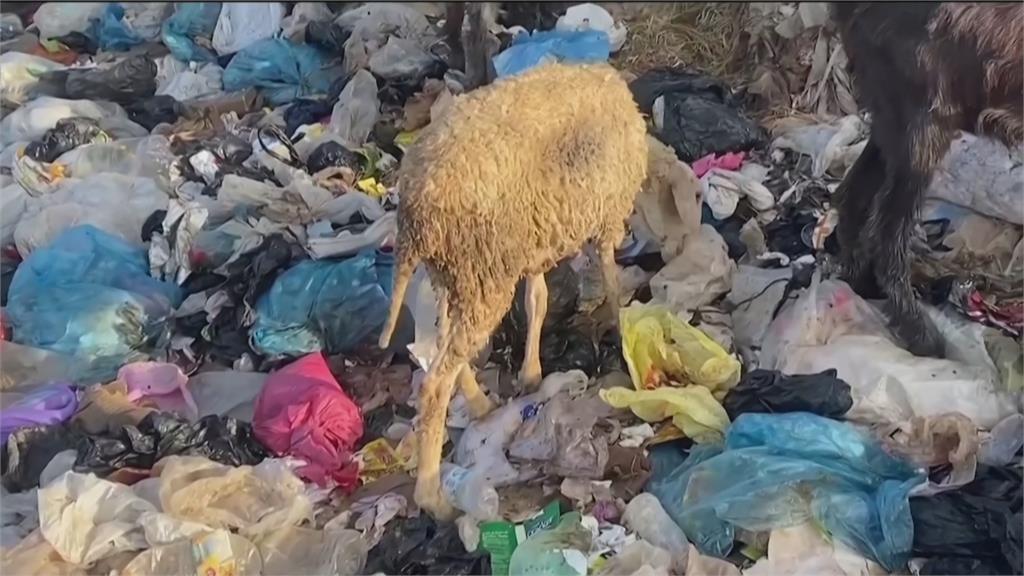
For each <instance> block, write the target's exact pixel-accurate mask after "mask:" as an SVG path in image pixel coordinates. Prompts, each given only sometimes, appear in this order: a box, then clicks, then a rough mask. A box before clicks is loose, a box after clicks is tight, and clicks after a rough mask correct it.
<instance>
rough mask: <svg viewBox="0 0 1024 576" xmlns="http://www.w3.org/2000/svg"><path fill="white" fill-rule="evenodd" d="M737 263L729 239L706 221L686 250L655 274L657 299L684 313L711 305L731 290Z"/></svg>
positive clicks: (652, 289) (654, 288) (685, 244)
mask: <svg viewBox="0 0 1024 576" xmlns="http://www.w3.org/2000/svg"><path fill="white" fill-rule="evenodd" d="M735 271H736V263H735V262H733V261H732V260H731V259H730V258H729V249H728V246H726V244H725V240H723V239H722V236H721V235H719V233H718V232H717V231H715V229H714V228H713V227H711V226H710V225H708V224H704V225H702V226H701V227H700V230H699V231H698V232H697V234H695V235H693V236H691V237H689V238H687V241H686V242H685V243H684V244H683V249H682V251H681V252H680V253H679V254H678V255H677V256H676V257H675V258H674V259H672V260H671V261H669V262H668V263H667V264H665V267H664V268H662V269H661V270H659V271H658V273H657V274H655V275H654V277H653V278H651V282H650V286H651V295H652V296H653V300H654V301H655V302H658V303H661V304H664V305H666V306H668V307H669V308H670V309H671V310H672V311H673V312H675V313H676V314H677V315H680V316H684V317H685V315H686V314H688V313H692V312H693V311H694V310H696V309H698V308H701V307H703V306H707V305H708V304H711V303H712V302H714V301H715V300H717V299H718V298H719V297H720V296H721V295H723V294H725V293H726V292H728V291H729V288H730V286H731V285H732V275H733V273H734V272H735Z"/></svg>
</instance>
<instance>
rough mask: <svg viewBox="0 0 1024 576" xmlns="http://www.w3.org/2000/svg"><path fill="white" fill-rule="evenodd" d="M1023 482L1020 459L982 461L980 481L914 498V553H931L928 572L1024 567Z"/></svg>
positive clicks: (993, 571) (1001, 570)
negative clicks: (1007, 463)
mask: <svg viewBox="0 0 1024 576" xmlns="http://www.w3.org/2000/svg"><path fill="white" fill-rule="evenodd" d="M1021 486H1022V484H1021V469H1020V467H1019V464H1018V466H1017V467H1013V468H1009V467H1007V468H999V467H995V466H985V465H978V471H977V474H976V475H975V478H974V481H973V482H971V483H970V484H968V485H966V486H964V487H962V488H960V489H958V490H954V491H949V492H943V493H941V494H936V495H934V496H930V497H918V498H911V499H910V513H911V516H912V517H913V519H914V546H913V554H914V556H918V557H924V558H927V559H928V561H927V562H926V563H925V566H924V568H923V569H922V573H923V574H924V573H928V574H938V573H940V571H945V570H951V569H952V570H956V571H955V572H945V573H949V574H965V573H974V574H1022V573H1024V554H1022V551H1021V548H1022V545H1024V514H1022V511H1021V510H1022V507H1024V501H1022V498H1021V494H1022V490H1021ZM962 570H973V572H961V571H962Z"/></svg>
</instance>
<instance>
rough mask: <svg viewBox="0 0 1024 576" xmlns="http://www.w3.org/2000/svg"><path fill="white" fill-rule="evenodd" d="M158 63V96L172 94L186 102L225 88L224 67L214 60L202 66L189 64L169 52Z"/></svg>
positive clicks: (213, 93)
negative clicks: (193, 68)
mask: <svg viewBox="0 0 1024 576" xmlns="http://www.w3.org/2000/svg"><path fill="white" fill-rule="evenodd" d="M156 63H157V75H156V82H157V88H156V95H157V96H171V97H172V98H174V99H175V100H177V101H179V102H185V101H187V100H195V99H199V98H205V97H207V96H214V95H217V94H220V93H221V92H223V90H224V84H223V76H224V69H223V68H221V67H220V66H218V65H216V64H214V63H212V62H209V63H206V64H202V65H200V66H196V65H194V64H193V65H189V64H185V63H183V62H181V61H180V60H177V59H176V58H175V57H174V56H172V55H170V54H168V55H167V56H164V57H163V58H161V59H160V60H157V61H156ZM192 67H195V70H192Z"/></svg>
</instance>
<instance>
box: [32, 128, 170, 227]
mask: <svg viewBox="0 0 1024 576" xmlns="http://www.w3.org/2000/svg"><path fill="white" fill-rule="evenodd" d="M177 161H178V157H177V156H176V155H175V154H174V152H173V151H172V150H171V144H170V141H169V140H167V138H165V137H163V136H149V137H146V138H124V139H121V140H117V141H115V142H107V143H104V144H86V145H84V146H79V147H78V148H75V149H74V150H71V151H69V152H65V153H64V154H63V155H61V156H60V157H59V158H57V163H58V164H61V165H63V166H64V167H65V172H66V173H67V174H70V175H71V176H73V177H74V178H80V179H82V180H83V181H91V182H93V185H94V186H96V187H97V188H101V189H102V188H112V186H110V185H107V186H103V187H101V186H98V185H97V182H98V181H96V180H94V179H92V178H91V177H92V176H94V175H96V174H101V173H108V174H114V175H116V176H115V181H117V182H123V183H127V182H128V181H129V180H128V179H129V178H131V179H136V180H135V184H134V185H132V186H131V187H132V188H134V189H135V191H134V192H133V194H132V196H139V197H140V198H138V199H137V200H139V201H142V202H143V203H144V204H145V206H139V210H140V212H141V211H144V210H145V209H146V207H148V205H149V204H150V203H154V204H156V205H158V206H159V208H166V207H167V200H166V194H165V195H164V197H160V196H158V195H157V194H156V193H155V192H156V191H155V190H152V191H151V190H150V189H149V186H150V185H151V182H150V181H152V183H155V184H156V187H157V188H158V189H159V190H163V191H165V192H171V191H173V190H174V186H173V185H172V183H171V171H172V166H173V165H174V164H176V163H177ZM82 186H83V184H81V183H77V182H76V183H69V184H68V185H67V188H69V189H74V190H76V192H75V193H63V194H67V195H69V196H71V197H78V196H79V193H78V192H77V190H78V189H79V188H81V187H82ZM61 190H62V189H58V190H57V192H55V194H62V192H61ZM106 195H107V194H100V196H106ZM150 197H152V199H150ZM143 198H145V200H144V201H143ZM66 200H67V199H65V200H62V201H66ZM73 201H76V202H77V200H73ZM89 202H92V203H94V204H95V203H98V202H102V200H99V201H89ZM37 204H39V203H37ZM44 204H45V203H44ZM32 208H33V209H35V208H36V206H33V207H32ZM138 216H140V217H141V216H142V214H139V215H138ZM132 220H133V221H135V222H138V221H136V220H135V219H134V218H133V219H132ZM126 226H127V225H126ZM125 231H126V233H127V228H125ZM138 236H139V234H138V233H136V234H133V235H131V236H130V237H129V236H125V239H127V240H131V241H135V239H136V238H137V237H138Z"/></svg>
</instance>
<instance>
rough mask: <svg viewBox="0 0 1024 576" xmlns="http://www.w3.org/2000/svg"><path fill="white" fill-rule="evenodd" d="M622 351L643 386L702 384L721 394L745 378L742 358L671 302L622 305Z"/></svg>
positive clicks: (639, 387)
mask: <svg viewBox="0 0 1024 576" xmlns="http://www.w3.org/2000/svg"><path fill="white" fill-rule="evenodd" d="M619 323H620V325H621V326H622V353H623V356H624V357H625V359H626V365H627V366H628V367H629V375H630V377H631V378H632V379H633V385H634V386H635V387H636V389H637V390H649V389H652V388H657V387H659V386H663V385H667V384H669V383H670V382H677V383H681V384H696V385H699V386H703V387H705V388H707V389H708V390H710V391H711V392H712V393H713V394H714V395H716V396H718V397H721V396H724V395H725V392H726V391H728V389H729V388H732V387H733V386H735V385H736V383H737V382H739V379H740V364H739V362H738V361H737V360H736V359H735V358H733V357H732V356H730V355H729V354H727V353H726V352H725V350H722V347H721V346H719V345H718V344H716V343H715V342H714V341H713V340H711V339H710V338H708V337H707V336H706V335H705V334H704V333H703V332H701V331H700V330H698V329H697V328H694V327H692V326H690V325H689V324H686V323H685V322H683V321H681V320H679V318H677V317H676V316H675V315H673V314H672V312H670V311H669V310H668V309H667V308H665V307H663V306H657V305H653V304H646V305H645V304H639V303H633V304H632V305H630V306H629V307H628V308H623V309H622V310H620V311H619Z"/></svg>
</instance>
